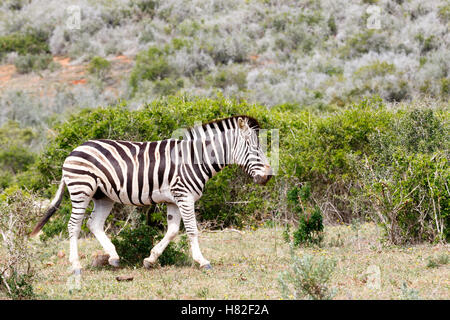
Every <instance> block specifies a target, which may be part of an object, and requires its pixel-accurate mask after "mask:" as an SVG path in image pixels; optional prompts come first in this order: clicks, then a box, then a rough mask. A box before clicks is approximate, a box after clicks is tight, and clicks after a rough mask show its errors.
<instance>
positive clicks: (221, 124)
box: [183, 115, 261, 140]
mask: <svg viewBox="0 0 450 320" xmlns="http://www.w3.org/2000/svg"><path fill="white" fill-rule="evenodd" d="M237 118H243V119H246V120H247V123H248V126H249V127H250V129H252V130H255V131H256V133H257V134H258V133H259V129H260V128H261V127H260V125H259V122H258V120H256V119H255V118H253V117H250V116H247V115H236V116H232V117H228V118H223V119H217V120H212V121H209V122H206V123H202V124H201V128H202V130H207V129H208V127H211V128H215V127H214V126H213V125H214V124H215V123H217V124H218V126H217V127H218V128H219V130H220V131H221V132H223V131H224V130H225V129H226V128H227V126H225V125H224V123H225V122H227V121H228V120H231V121H230V122H231V123H232V125H233V126H234V125H235V124H236V123H237V121H236V119H237ZM199 128H200V126H194V127H190V128H187V131H186V132H185V134H184V136H183V139H184V140H192V139H193V134H192V132H193V131H195V130H198V129H199Z"/></svg>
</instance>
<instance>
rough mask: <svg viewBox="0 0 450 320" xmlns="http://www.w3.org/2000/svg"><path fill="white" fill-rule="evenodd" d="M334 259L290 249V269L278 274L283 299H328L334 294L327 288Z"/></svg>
mask: <svg viewBox="0 0 450 320" xmlns="http://www.w3.org/2000/svg"><path fill="white" fill-rule="evenodd" d="M335 267H336V261H335V260H332V259H327V258H325V257H320V258H314V257H312V256H311V255H303V257H301V258H299V257H298V256H296V255H295V253H294V252H293V250H291V270H290V271H286V272H284V273H282V274H280V276H279V278H278V281H279V284H280V286H281V291H282V296H283V298H284V299H304V298H306V299H311V300H330V299H333V297H334V296H335V294H336V290H335V289H331V288H329V282H330V279H331V275H332V273H333V272H334V269H335Z"/></svg>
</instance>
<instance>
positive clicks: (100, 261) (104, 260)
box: [92, 253, 109, 267]
mask: <svg viewBox="0 0 450 320" xmlns="http://www.w3.org/2000/svg"><path fill="white" fill-rule="evenodd" d="M108 259H109V254H104V253H102V254H99V255H96V256H94V261H92V266H93V267H103V266H106V265H108Z"/></svg>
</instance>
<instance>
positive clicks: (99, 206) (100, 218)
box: [87, 197, 119, 268]
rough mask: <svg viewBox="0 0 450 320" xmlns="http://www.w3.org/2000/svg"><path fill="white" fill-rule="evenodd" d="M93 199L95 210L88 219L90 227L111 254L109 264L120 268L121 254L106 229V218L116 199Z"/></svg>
mask: <svg viewBox="0 0 450 320" xmlns="http://www.w3.org/2000/svg"><path fill="white" fill-rule="evenodd" d="M93 201H94V211H93V212H92V214H91V216H90V218H89V220H88V223H87V225H88V228H89V230H91V232H92V233H93V234H94V236H95V237H96V238H97V240H98V242H100V244H101V245H102V247H103V249H104V250H105V252H106V253H107V254H108V255H109V259H108V262H109V264H110V265H112V266H113V267H116V268H118V267H119V255H118V254H117V251H116V248H115V247H114V245H113V244H112V242H111V240H109V238H108V236H107V235H106V233H105V230H104V225H105V221H106V218H108V215H109V213H110V212H111V210H112V207H113V206H114V201H112V200H111V199H109V198H106V197H105V198H102V199H94V200H93Z"/></svg>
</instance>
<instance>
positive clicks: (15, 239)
mask: <svg viewBox="0 0 450 320" xmlns="http://www.w3.org/2000/svg"><path fill="white" fill-rule="evenodd" d="M35 199H36V198H35V197H34V196H33V195H30V194H27V193H25V192H23V191H21V190H19V189H17V188H10V189H6V190H5V191H4V192H3V193H2V194H1V195H0V235H1V241H2V246H0V250H1V251H2V255H1V257H2V258H1V259H0V291H3V292H5V293H6V295H7V296H8V297H10V298H12V299H30V298H33V297H34V296H35V294H34V291H33V285H32V282H33V278H34V275H35V271H34V268H33V260H34V253H33V250H32V249H33V248H32V247H31V244H30V243H29V242H28V239H27V235H28V234H29V232H31V229H30V228H31V227H32V223H33V222H34V221H35V219H36V217H37V216H38V213H39V207H38V206H36V202H35Z"/></svg>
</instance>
